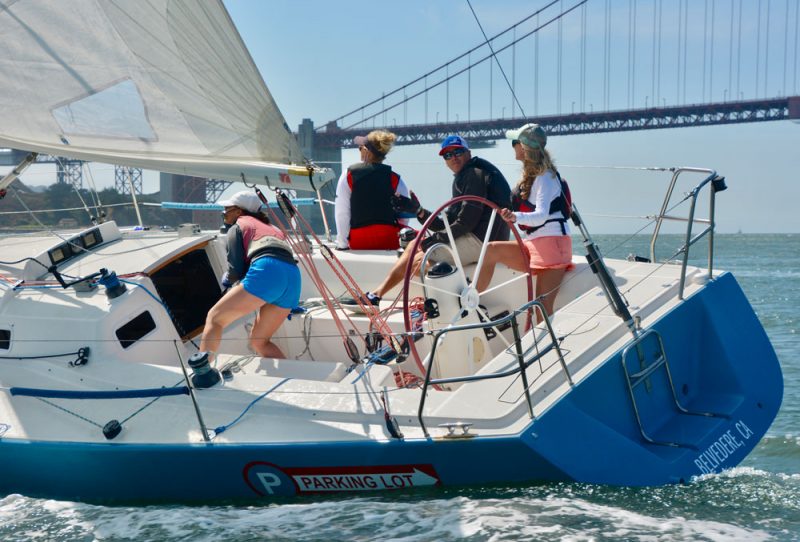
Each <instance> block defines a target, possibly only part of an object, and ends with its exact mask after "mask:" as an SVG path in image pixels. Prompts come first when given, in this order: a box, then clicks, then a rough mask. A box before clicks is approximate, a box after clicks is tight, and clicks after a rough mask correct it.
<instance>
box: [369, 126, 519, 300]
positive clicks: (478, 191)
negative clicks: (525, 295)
mask: <svg viewBox="0 0 800 542" xmlns="http://www.w3.org/2000/svg"><path fill="white" fill-rule="evenodd" d="M439 156H441V157H442V158H443V159H444V163H445V165H446V166H447V167H448V168H449V169H450V171H452V172H453V187H452V188H453V190H452V193H453V197H454V198H455V197H457V196H467V195H469V196H478V197H481V198H485V199H488V200H489V201H492V202H494V203H495V204H497V206H498V207H500V208H501V209H506V208H508V207H509V205H511V188H510V187H509V185H508V182H507V181H506V179H505V177H503V174H502V173H501V172H500V170H499V169H497V168H496V167H495V166H494V165H492V164H491V163H489V162H488V161H486V160H484V159H483V158H479V157H477V156H472V153H471V152H470V150H469V146H468V145H467V142H466V140H465V139H464V138H463V137H461V136H459V135H450V136H447V137H446V138H445V139H444V141H442V146H441V150H440V151H439ZM392 200H393V205H394V209H395V211H397V212H400V213H413V214H414V215H416V216H417V218H418V219H419V221H420V222H425V220H427V219H428V217H430V215H431V213H430V211H428V210H426V209H423V208H422V207H421V206H420V204H419V201H418V200H417V199H416V198H415V197H414V198H407V197H404V196H394V197H393V198H392ZM491 215H492V210H491V209H490V208H489V207H486V206H484V205H481V204H479V203H476V202H461V203H459V204H456V205H453V206H451V207H450V208H448V210H447V221H448V222H449V224H450V230H451V231H452V233H453V238H454V239H455V243H456V250H457V251H458V256H459V258H460V259H461V263H462V264H463V265H469V264H471V263H476V262H477V261H478V257H479V256H480V251H481V245H482V244H483V240H484V239H486V232H487V230H488V229H489V220H490V218H491ZM429 229H430V230H432V231H433V232H435V233H433V234H432V235H429V236H428V237H426V238H425V239H423V240H422V242H421V243H420V246H421V247H422V251H423V252H424V251H426V250H428V249H429V248H430V247H431V246H433V245H435V244H437V243H448V242H449V238H448V236H447V232H446V231H445V225H444V222H443V221H442V220H441V219H439V218H437V219H435V220H434V221H433V222H432V223H431V225H430V228H429ZM509 233H510V231H509V229H508V224H507V223H506V221H505V220H495V222H494V225H493V227H492V231H491V234H490V235H489V241H507V240H508V237H509ZM438 252H440V253H441V255H440V254H435V255H432V256H433V257H432V258H431V260H432V261H437V260H438V261H441V260H445V261H448V260H451V258H450V254H449V251H447V250H441V251H438ZM411 256H412V255H411V254H409V252H408V251H406V252H404V253H403V255H402V257H401V258H400V259H399V260H397V263H396V264H395V265H394V267H393V268H392V270H391V271H390V272H389V275H388V276H387V277H386V279H385V280H384V281H383V283H381V285H380V286H378V288H376V289H375V290H374V291H372V292H367V294H366V298H367V299H366V301H368V302H369V303H370V304H372V305H374V306H378V305H379V303H380V300H381V297H382V296H383V295H384V294H385V293H386V292H388V291H389V290H391V289H392V288H394V287H395V286H397V285H398V284H399V283H400V282H401V281H402V280H403V274H404V273H405V269H406V264H407V261H408V258H409V257H411ZM414 256H415V257H416V258H418V259H421V254H418V255H414ZM437 256H438V257H437Z"/></svg>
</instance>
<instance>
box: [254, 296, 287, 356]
mask: <svg viewBox="0 0 800 542" xmlns="http://www.w3.org/2000/svg"><path fill="white" fill-rule="evenodd" d="M290 310H291V309H284V308H283V307H278V306H277V305H272V304H271V303H267V304H265V305H264V306H263V307H261V310H260V311H258V316H256V323H255V325H254V326H253V329H252V331H251V332H250V346H252V347H253V350H255V351H256V352H257V353H258V355H259V356H261V357H264V358H283V359H285V358H286V356H285V355H284V354H283V352H281V349H280V348H278V345H276V344H275V343H273V342H272V336H273V335H274V334H275V331H277V329H278V328H279V327H281V324H283V322H285V321H286V316H287V315H288V314H289V312H290Z"/></svg>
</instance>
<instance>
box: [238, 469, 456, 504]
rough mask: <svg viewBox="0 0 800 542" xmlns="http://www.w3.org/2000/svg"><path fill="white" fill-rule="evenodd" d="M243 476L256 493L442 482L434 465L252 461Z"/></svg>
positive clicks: (411, 485)
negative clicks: (281, 464)
mask: <svg viewBox="0 0 800 542" xmlns="http://www.w3.org/2000/svg"><path fill="white" fill-rule="evenodd" d="M243 475H244V479H245V482H247V485H248V486H250V489H252V490H253V491H255V492H256V493H257V494H258V495H261V496H263V497H267V496H270V495H298V494H301V493H327V492H341V491H379V490H390V489H407V488H412V487H421V486H432V485H436V484H439V483H441V482H440V481H439V477H438V475H437V474H436V470H435V469H434V468H433V465H378V466H352V467H278V466H277V465H274V464H272V463H266V462H263V461H254V462H252V463H249V464H248V465H246V466H245V468H244V472H243Z"/></svg>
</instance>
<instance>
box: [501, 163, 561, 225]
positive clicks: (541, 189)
mask: <svg viewBox="0 0 800 542" xmlns="http://www.w3.org/2000/svg"><path fill="white" fill-rule="evenodd" d="M560 195H561V183H560V182H559V181H558V177H556V174H555V172H553V171H552V170H550V169H548V170H547V171H545V172H544V173H542V174H541V175H539V176H538V177H536V180H535V181H533V185H531V192H530V194H528V201H529V202H530V203H532V204H533V205H535V206H536V210H535V211H533V212H530V213H526V212H522V211H516V212H514V216H515V217H516V218H517V224H518V225H520V226H531V227H536V226H541V225H542V224H544V223H545V221H547V220H550V219H552V218H556V219H557V218H564V216H563V215H562V214H561V212H559V211H557V212H555V213H553V214H550V204H551V203H552V202H553V200H554V199H556V198H557V197H559V196H560ZM564 230H565V231H566V232H567V235H569V224H567V223H564ZM520 233H521V234H522V238H523V239H535V238H537V237H549V236H554V235H564V234H563V232H562V231H561V223H560V222H550V223H548V224H545V225H544V226H542V227H541V228H539V229H538V230H536V231H535V232H533V233H527V232H525V231H520Z"/></svg>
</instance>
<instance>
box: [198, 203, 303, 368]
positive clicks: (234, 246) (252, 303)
mask: <svg viewBox="0 0 800 542" xmlns="http://www.w3.org/2000/svg"><path fill="white" fill-rule="evenodd" d="M220 204H221V205H223V206H224V208H225V223H226V224H232V226H231V228H230V229H229V230H228V234H227V235H228V238H227V249H228V271H226V272H225V274H224V275H223V277H222V285H223V286H224V287H226V288H227V287H230V286H231V285H232V284H233V283H235V282H236V281H237V280H241V282H239V283H238V284H236V285H235V286H233V287H232V288H230V289H229V290H228V291H227V292H226V293H225V295H224V296H222V299H220V300H219V301H217V303H216V305H214V306H213V307H211V310H210V311H209V312H208V316H207V317H206V325H205V328H203V338H202V339H201V340H200V351H206V352H209V354H210V357H211V359H212V360H213V359H214V356H215V354H216V353H217V351H218V349H219V344H220V341H221V340H222V331H223V330H224V329H225V328H226V327H227V326H228V325H230V324H231V322H234V321H235V320H238V319H239V318H241V317H242V316H245V315H246V314H248V313H250V312H253V311H258V314H257V315H256V322H255V325H253V329H252V330H251V332H250V345H251V346H252V348H253V350H255V352H256V353H258V355H260V356H262V357H271V358H285V357H286V356H284V354H283V352H281V350H280V348H278V347H277V346H276V345H275V344H274V343H273V342H272V335H273V334H274V333H275V331H276V330H277V329H278V328H279V327H280V326H281V324H283V321H284V320H285V319H286V316H287V315H288V314H289V312H290V311H291V310H292V309H293V308H294V307H296V306H297V303H298V301H299V300H300V270H299V269H298V268H297V262H296V261H295V259H294V257H293V255H292V249H291V247H290V246H289V244H288V243H287V242H286V240H285V236H284V234H283V232H282V231H281V230H279V229H278V228H276V227H275V226H273V225H272V224H270V222H269V218H267V216H266V215H265V214H264V213H262V212H260V209H261V200H260V199H259V198H258V196H256V194H254V193H252V192H247V191H243V192H237V193H236V194H234V195H233V197H231V198H230V199H229V200H226V201H221V202H220Z"/></svg>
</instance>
